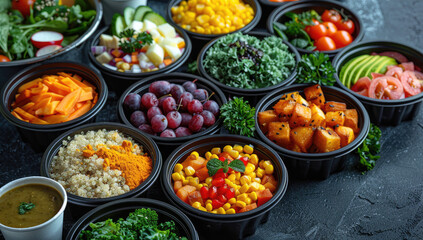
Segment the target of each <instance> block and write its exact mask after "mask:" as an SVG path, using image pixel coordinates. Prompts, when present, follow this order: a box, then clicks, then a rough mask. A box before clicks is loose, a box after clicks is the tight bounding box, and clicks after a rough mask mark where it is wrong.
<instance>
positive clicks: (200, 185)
mask: <svg viewBox="0 0 423 240" xmlns="http://www.w3.org/2000/svg"><path fill="white" fill-rule="evenodd" d="M195 187H196V188H197V190H198V191H200V189H201V188H202V187H204V185H203V184H201V183H200V184H197V186H195Z"/></svg>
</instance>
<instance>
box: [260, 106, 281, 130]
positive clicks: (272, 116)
mask: <svg viewBox="0 0 423 240" xmlns="http://www.w3.org/2000/svg"><path fill="white" fill-rule="evenodd" d="M257 118H258V122H259V126H260V129H261V131H263V132H264V133H267V131H268V128H267V127H268V123H270V122H277V121H278V116H277V115H276V112H275V111H274V110H266V111H264V112H259V113H258V115H257Z"/></svg>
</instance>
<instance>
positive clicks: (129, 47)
mask: <svg viewBox="0 0 423 240" xmlns="http://www.w3.org/2000/svg"><path fill="white" fill-rule="evenodd" d="M119 38H121V39H123V41H122V42H120V43H119V47H121V49H122V51H124V52H125V53H133V52H135V51H137V50H140V49H141V48H143V47H144V45H146V44H151V43H152V42H153V38H152V37H151V34H149V33H147V32H142V33H138V34H135V30H134V29H132V28H130V29H126V30H125V31H123V32H121V33H120V34H119Z"/></svg>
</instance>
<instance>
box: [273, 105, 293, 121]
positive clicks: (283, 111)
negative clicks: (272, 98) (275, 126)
mask: <svg viewBox="0 0 423 240" xmlns="http://www.w3.org/2000/svg"><path fill="white" fill-rule="evenodd" d="M294 107H295V102H294V101H291V100H289V101H286V100H279V102H278V103H277V104H276V105H275V106H273V109H275V112H276V114H277V116H278V118H279V121H281V122H287V121H289V118H290V117H291V116H292V111H294Z"/></svg>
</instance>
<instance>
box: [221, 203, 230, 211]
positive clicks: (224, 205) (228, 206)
mask: <svg viewBox="0 0 423 240" xmlns="http://www.w3.org/2000/svg"><path fill="white" fill-rule="evenodd" d="M229 208H231V204H230V203H225V204H223V209H225V210H228V209H229Z"/></svg>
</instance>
